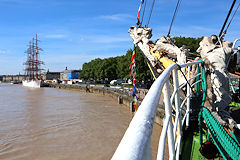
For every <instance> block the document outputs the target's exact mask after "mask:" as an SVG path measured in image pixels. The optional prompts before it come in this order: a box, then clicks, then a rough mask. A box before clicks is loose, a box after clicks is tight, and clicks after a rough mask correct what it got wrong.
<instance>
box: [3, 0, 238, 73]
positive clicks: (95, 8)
mask: <svg viewBox="0 0 240 160" xmlns="http://www.w3.org/2000/svg"><path fill="white" fill-rule="evenodd" d="M151 2H152V0H148V1H147V10H146V13H145V16H148V13H149V9H150V7H151ZM139 3H140V0H0V20H1V22H0V75H1V74H18V73H19V72H20V73H24V71H23V69H24V66H23V63H24V61H25V60H26V54H25V53H24V51H25V50H26V49H27V45H28V43H29V41H30V40H31V39H32V38H33V37H34V35H35V34H36V33H38V35H39V36H38V37H39V39H40V40H41V41H40V44H39V46H40V47H41V48H42V49H43V50H44V51H43V52H42V53H41V60H43V61H44V62H45V65H44V66H43V68H44V69H46V70H47V69H49V70H50V71H62V70H64V68H65V67H66V66H67V67H68V68H69V69H79V68H81V67H82V64H83V63H85V62H89V61H90V60H92V59H94V58H107V57H113V56H119V55H124V54H125V53H126V51H127V50H128V49H129V48H131V47H133V43H132V41H131V38H130V36H129V35H128V33H127V31H128V29H129V27H130V26H132V25H135V23H136V14H137V10H138V6H139ZM176 3H177V0H156V3H155V6H154V10H153V13H152V18H151V21H150V24H149V27H151V28H153V35H154V36H153V40H155V39H157V38H159V37H160V36H161V35H166V34H167V32H168V28H169V24H170V21H171V18H172V15H173V12H174V9H175V6H176ZM231 3H232V2H231V1H228V0H221V1H219V0H212V1H209V0H200V1H193V0H183V1H182V4H181V7H180V9H179V12H178V15H177V17H176V20H175V22H174V25H173V28H172V32H171V36H172V37H173V36H187V37H201V36H204V35H207V36H210V35H212V34H218V33H219V31H220V29H221V26H222V24H223V22H224V19H225V17H226V15H227V12H228V10H229V8H230V6H231ZM238 3H239V2H238ZM238 3H237V4H236V5H238ZM239 28H240V12H238V13H237V14H236V16H235V18H234V20H233V22H232V24H231V26H230V28H229V30H228V34H227V36H226V37H225V40H231V41H233V40H234V39H236V38H240V32H239Z"/></svg>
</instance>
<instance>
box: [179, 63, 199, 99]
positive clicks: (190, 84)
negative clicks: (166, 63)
mask: <svg viewBox="0 0 240 160" xmlns="http://www.w3.org/2000/svg"><path fill="white" fill-rule="evenodd" d="M176 65H177V66H178V69H179V71H180V72H181V73H182V75H183V77H184V79H185V80H186V82H187V84H188V85H189V87H190V89H191V90H192V93H193V94H194V95H195V96H196V93H195V92H194V90H193V87H192V86H191V84H190V83H189V82H188V80H187V77H186V76H185V74H184V73H183V71H182V70H181V66H180V65H179V64H177V63H176Z"/></svg>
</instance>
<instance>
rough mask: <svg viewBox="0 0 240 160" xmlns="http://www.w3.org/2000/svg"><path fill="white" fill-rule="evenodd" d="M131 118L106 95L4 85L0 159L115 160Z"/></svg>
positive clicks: (0, 91) (0, 89)
mask: <svg viewBox="0 0 240 160" xmlns="http://www.w3.org/2000/svg"><path fill="white" fill-rule="evenodd" d="M131 119H132V114H131V113H129V111H128V109H127V107H124V106H123V105H119V104H117V101H114V100H113V99H112V98H109V97H106V96H102V95H94V94H89V93H88V94H86V93H84V92H78V91H72V90H61V89H53V88H40V89H30V88H24V87H22V86H21V85H11V84H0V159H1V160H2V159H4V160H95V159H96V160H98V159H100V160H105V159H111V157H112V155H113V153H114V151H115V150H116V148H117V146H118V144H119V142H120V140H121V138H122V136H123V134H124V132H125V130H126V129H127V127H128V125H129V122H130V121H131ZM159 128H160V127H159ZM159 128H157V130H158V132H159V131H160V130H159ZM158 132H157V133H158ZM154 134H155V135H157V137H158V136H159V134H156V133H154ZM153 139H156V138H153ZM157 143H158V141H154V143H153V146H156V145H157ZM153 148H154V150H153V153H154V152H155V153H156V147H153Z"/></svg>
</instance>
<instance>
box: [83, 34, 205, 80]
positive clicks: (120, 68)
mask: <svg viewBox="0 0 240 160" xmlns="http://www.w3.org/2000/svg"><path fill="white" fill-rule="evenodd" d="M173 39H174V40H175V44H176V45H177V46H178V47H181V46H182V45H186V47H187V48H188V49H190V52H191V54H190V56H192V57H196V56H198V54H197V53H196V50H197V48H198V47H199V42H200V41H201V40H202V38H191V37H187V38H186V37H174V38H173ZM135 51H136V53H135V54H136V55H135V63H136V73H137V74H136V81H144V82H146V81H149V80H150V81H151V80H152V79H153V77H152V75H151V72H150V70H149V68H148V66H147V63H146V61H145V60H144V57H143V56H142V52H141V50H140V49H139V48H138V47H136V50H135ZM132 52H133V50H132V49H129V50H128V51H127V53H126V54H125V55H122V56H117V57H110V58H105V59H100V58H97V59H94V60H92V61H90V62H88V63H84V64H83V65H82V70H81V72H80V75H79V78H81V79H85V80H91V79H93V80H105V79H106V78H107V79H108V81H111V80H114V79H119V78H121V79H123V78H126V79H129V78H130V69H129V66H130V63H131V57H132Z"/></svg>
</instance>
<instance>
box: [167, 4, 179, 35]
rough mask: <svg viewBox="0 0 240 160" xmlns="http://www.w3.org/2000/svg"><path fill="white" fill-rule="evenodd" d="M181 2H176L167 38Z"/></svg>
mask: <svg viewBox="0 0 240 160" xmlns="http://www.w3.org/2000/svg"><path fill="white" fill-rule="evenodd" d="M181 2H182V0H178V2H177V6H176V8H175V11H174V14H173V18H172V21H171V24H170V27H169V31H168V34H167V37H170V33H171V29H172V25H173V22H174V20H175V17H176V15H177V12H178V9H179V7H180V4H181Z"/></svg>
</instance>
